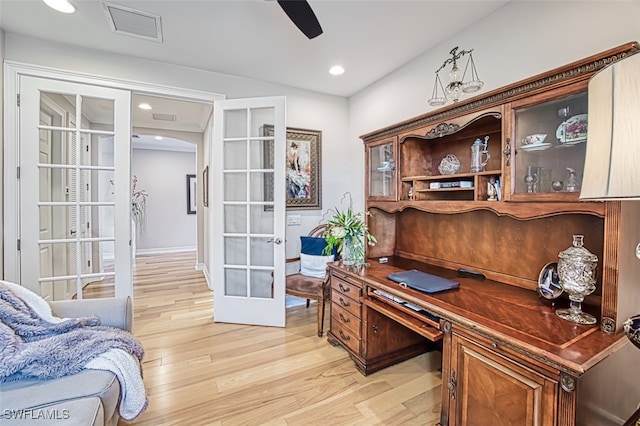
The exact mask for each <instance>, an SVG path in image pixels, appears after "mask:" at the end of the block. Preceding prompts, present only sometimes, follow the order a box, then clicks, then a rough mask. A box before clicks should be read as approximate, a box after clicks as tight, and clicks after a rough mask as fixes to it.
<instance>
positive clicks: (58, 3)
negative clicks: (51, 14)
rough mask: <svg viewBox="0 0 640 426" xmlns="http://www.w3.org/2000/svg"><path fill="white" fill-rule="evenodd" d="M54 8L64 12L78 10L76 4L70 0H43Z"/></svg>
mask: <svg viewBox="0 0 640 426" xmlns="http://www.w3.org/2000/svg"><path fill="white" fill-rule="evenodd" d="M42 1H44V2H45V3H46V5H47V6H49V7H50V8H52V9H55V10H57V11H58V12H62V13H73V12H75V11H76V8H75V6H73V5H72V4H71V3H69V1H68V0H42Z"/></svg>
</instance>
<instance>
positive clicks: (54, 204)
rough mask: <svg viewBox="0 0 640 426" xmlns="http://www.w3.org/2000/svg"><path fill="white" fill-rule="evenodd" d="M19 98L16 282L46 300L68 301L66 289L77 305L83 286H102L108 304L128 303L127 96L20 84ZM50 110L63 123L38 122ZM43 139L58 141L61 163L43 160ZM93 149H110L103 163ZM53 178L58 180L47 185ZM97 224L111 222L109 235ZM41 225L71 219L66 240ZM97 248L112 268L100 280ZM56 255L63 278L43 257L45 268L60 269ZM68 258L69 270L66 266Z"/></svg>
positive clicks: (54, 84) (45, 82)
mask: <svg viewBox="0 0 640 426" xmlns="http://www.w3.org/2000/svg"><path fill="white" fill-rule="evenodd" d="M19 91H20V108H19V164H20V174H19V193H18V196H19V205H20V227H19V228H20V229H19V238H20V282H21V283H22V284H23V285H24V286H26V287H28V288H30V289H31V290H33V291H35V292H37V293H41V292H42V291H43V290H47V291H48V290H50V289H51V288H53V294H54V295H56V294H68V293H69V292H68V291H64V290H63V289H62V287H66V286H67V283H68V282H73V283H75V289H74V291H73V292H71V293H77V296H78V298H82V289H83V283H86V282H87V281H89V280H95V279H104V280H110V281H112V282H114V283H115V294H116V296H126V295H132V293H133V292H132V268H131V246H130V241H131V222H130V214H131V195H130V194H131V184H130V182H131V180H130V174H131V172H130V153H131V147H130V134H131V121H130V110H131V95H130V92H128V91H125V90H117V89H109V88H104V87H97V86H91V85H85V84H78V83H70V82H63V81H57V80H49V79H43V78H36V77H29V76H20V90H19ZM45 100H46V102H45ZM51 102H53V103H54V104H55V105H56V108H58V109H60V110H63V111H65V112H66V114H67V116H68V119H67V120H65V121H63V122H62V123H60V124H57V123H54V124H53V125H51V124H48V122H47V121H41V117H42V112H43V111H45V110H46V109H47V106H48V105H50V104H51ZM45 104H46V105H45ZM100 136H110V137H107V138H105V137H100ZM47 138H49V140H54V141H60V143H61V144H63V146H64V149H63V150H62V151H63V152H66V154H67V155H54V156H52V155H49V156H47V155H46V153H44V152H43V149H42V146H43V140H45V141H46V139H47ZM76 141H83V142H84V143H76ZM105 141H110V142H105ZM99 143H112V144H113V146H112V147H110V149H112V150H113V152H114V155H113V157H112V158H113V160H112V161H111V162H110V163H105V162H103V161H101V160H100V159H101V158H102V157H99V156H97V155H95V156H94V155H92V154H91V153H92V152H98V151H99V150H98V149H92V147H94V148H95V145H96V144H99ZM116 171H117V172H116ZM56 175H59V176H65V178H64V179H63V180H60V179H54V178H52V176H56ZM106 176H114V178H113V184H112V186H110V187H109V188H105V187H104V185H102V186H101V185H99V184H98V183H99V182H104V181H105V180H106V179H105V177H106ZM61 181H62V182H66V187H64V188H62V189H60V188H59V186H60V182H61ZM72 186H73V187H72ZM98 188H100V190H98ZM100 216H104V217H112V218H113V227H111V228H109V232H104V231H103V230H101V229H99V227H97V226H93V225H92V222H93V223H94V224H95V223H99V218H100ZM49 217H54V218H56V217H59V218H71V221H72V222H70V223H68V224H67V225H66V228H67V230H68V232H65V233H64V234H62V235H60V233H55V232H54V233H51V232H49V233H45V234H43V233H42V230H43V226H42V224H47V223H48V221H49V219H48V218H49ZM104 246H108V247H109V248H111V249H112V250H113V252H114V253H115V261H114V265H113V267H112V268H111V269H110V270H109V271H106V272H101V271H99V270H96V269H95V268H92V266H91V265H92V257H93V256H94V253H99V252H100V250H101V248H103V247H104ZM53 247H55V249H52V248H53ZM57 253H61V255H62V253H64V256H65V258H64V259H63V262H64V264H65V265H68V267H65V268H64V272H61V271H56V268H49V266H48V265H49V260H48V257H53V262H52V263H53V265H56V264H59V263H60V262H61V260H60V259H58V260H56V254H57ZM70 254H73V256H72V257H73V258H74V261H75V264H71V265H69V264H68V259H67V257H69V255H70ZM36 265H39V267H36ZM58 287H61V291H56V290H57V288H58Z"/></svg>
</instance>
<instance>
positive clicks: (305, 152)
mask: <svg viewBox="0 0 640 426" xmlns="http://www.w3.org/2000/svg"><path fill="white" fill-rule="evenodd" d="M262 134H263V135H264V136H273V135H274V131H273V126H272V125H269V124H265V125H263V126H262ZM269 142H271V143H273V141H269ZM270 148H271V147H270V146H269V145H267V149H265V151H264V164H265V167H268V165H273V158H272V157H273V149H270ZM286 150H287V151H286V166H285V167H286V170H285V180H286V183H285V185H286V208H287V210H322V131H321V130H310V129H301V128H296V127H287V142H286ZM271 179H273V177H271ZM265 200H273V182H272V181H271V180H265Z"/></svg>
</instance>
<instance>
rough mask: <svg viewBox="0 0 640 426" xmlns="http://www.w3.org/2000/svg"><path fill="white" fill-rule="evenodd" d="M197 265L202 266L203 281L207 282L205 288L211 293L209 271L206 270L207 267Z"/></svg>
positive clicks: (211, 285)
mask: <svg viewBox="0 0 640 426" xmlns="http://www.w3.org/2000/svg"><path fill="white" fill-rule="evenodd" d="M198 265H202V273H203V274H204V279H205V280H206V281H207V287H209V290H211V291H213V284H212V283H211V280H210V279H209V270H208V269H207V266H206V265H205V264H204V263H199V264H198Z"/></svg>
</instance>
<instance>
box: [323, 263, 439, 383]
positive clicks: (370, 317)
mask: <svg viewBox="0 0 640 426" xmlns="http://www.w3.org/2000/svg"><path fill="white" fill-rule="evenodd" d="M357 277H358V275H357V273H351V272H349V271H346V272H345V270H343V269H333V270H332V273H331V308H330V309H331V316H330V318H331V326H330V329H329V332H328V333H327V335H328V340H329V342H330V343H331V344H333V345H341V346H342V347H344V348H345V349H346V350H347V351H348V352H349V354H350V355H351V358H352V359H353V361H354V362H355V365H356V367H357V368H358V370H360V371H361V372H362V374H370V373H373V372H375V371H378V370H380V369H382V368H385V367H388V366H390V365H393V364H396V363H398V362H400V361H404V360H406V359H409V358H412V357H414V356H416V355H418V354H421V353H423V352H425V351H427V350H428V349H429V348H430V347H429V344H428V343H427V341H426V340H425V339H424V337H422V336H420V335H419V334H417V333H415V332H413V331H412V330H410V329H408V328H407V327H404V326H403V325H402V324H399V323H398V322H396V321H394V320H393V319H390V318H389V317H387V316H385V315H383V314H381V313H379V312H378V311H376V310H372V309H363V299H364V298H363V291H364V290H363V289H364V283H363V282H362V281H360V280H358V278H357Z"/></svg>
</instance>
